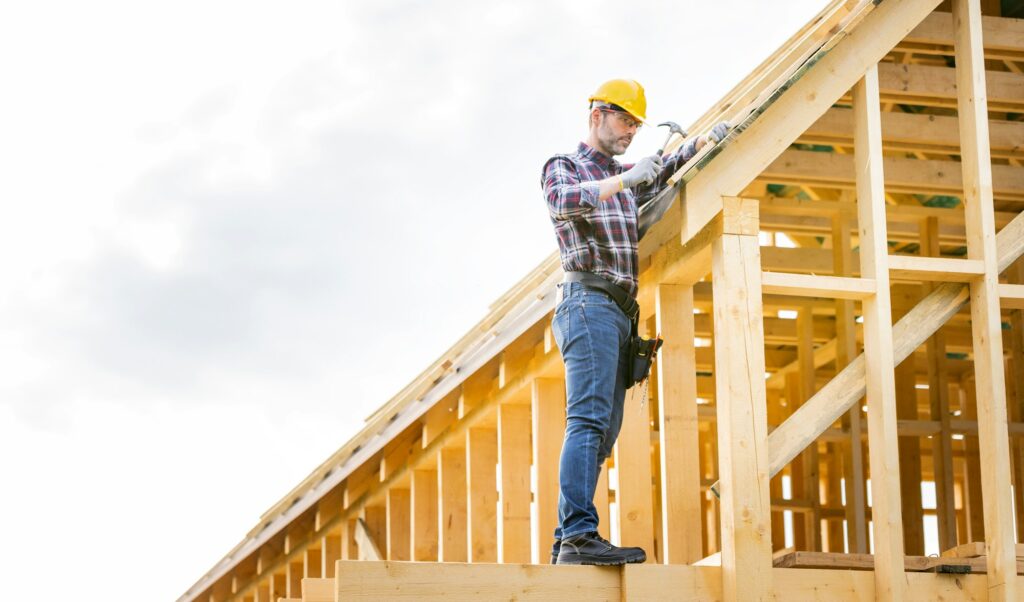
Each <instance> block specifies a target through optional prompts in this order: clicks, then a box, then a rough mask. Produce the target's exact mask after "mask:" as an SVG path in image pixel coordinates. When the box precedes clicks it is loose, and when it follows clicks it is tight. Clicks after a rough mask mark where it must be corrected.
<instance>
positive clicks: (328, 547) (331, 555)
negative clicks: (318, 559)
mask: <svg viewBox="0 0 1024 602" xmlns="http://www.w3.org/2000/svg"><path fill="white" fill-rule="evenodd" d="M323 543H324V547H323V566H322V567H321V568H320V570H321V572H322V573H323V576H324V577H325V578H327V579H334V565H335V564H337V563H338V561H339V560H341V535H340V534H339V533H338V532H336V531H331V532H330V533H328V534H327V535H326V536H324V542H323Z"/></svg>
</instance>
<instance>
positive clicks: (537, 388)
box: [531, 378, 565, 562]
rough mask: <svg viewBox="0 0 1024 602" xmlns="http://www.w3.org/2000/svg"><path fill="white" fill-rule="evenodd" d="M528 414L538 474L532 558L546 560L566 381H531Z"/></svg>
mask: <svg viewBox="0 0 1024 602" xmlns="http://www.w3.org/2000/svg"><path fill="white" fill-rule="evenodd" d="M531 399H532V402H533V406H532V412H531V417H532V421H533V437H532V439H533V467H534V471H535V472H536V475H537V488H536V491H535V494H534V503H535V504H536V506H537V509H536V516H537V520H536V521H533V531H534V532H533V537H532V539H533V542H534V547H533V552H532V553H533V558H534V559H535V561H536V562H544V561H546V560H547V558H548V556H549V555H550V551H551V544H552V543H553V542H554V539H555V528H556V527H557V526H558V494H559V483H558V467H559V461H558V459H559V458H560V457H561V456H562V440H563V439H564V437H565V381H564V380H563V379H560V378H538V379H537V380H535V381H533V389H532V395H531Z"/></svg>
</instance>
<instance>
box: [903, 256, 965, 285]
mask: <svg viewBox="0 0 1024 602" xmlns="http://www.w3.org/2000/svg"><path fill="white" fill-rule="evenodd" d="M983 270H984V265H983V264H982V263H981V262H980V261H978V260H976V259H950V258H946V257H914V256H911V255H892V256H890V257H889V276H890V278H892V279H893V280H924V281H931V282H970V281H971V280H973V279H975V278H977V277H978V276H979V275H981V274H982V273H983Z"/></svg>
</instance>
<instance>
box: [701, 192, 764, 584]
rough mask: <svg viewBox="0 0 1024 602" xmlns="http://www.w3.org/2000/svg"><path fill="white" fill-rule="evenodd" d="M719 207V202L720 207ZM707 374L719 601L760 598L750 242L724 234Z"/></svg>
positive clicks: (755, 262)
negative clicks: (714, 437)
mask: <svg viewBox="0 0 1024 602" xmlns="http://www.w3.org/2000/svg"><path fill="white" fill-rule="evenodd" d="M720 203H721V204H722V205H726V202H725V201H724V200H723V201H720ZM712 256H713V260H712V274H713V276H712V283H713V287H714V298H715V304H714V311H715V341H716V344H715V375H716V383H717V385H716V404H717V409H718V423H717V424H718V442H719V462H718V466H719V474H720V478H721V479H722V481H723V482H725V483H727V484H728V486H727V487H725V488H724V491H723V492H722V502H721V508H722V523H721V524H722V592H723V597H724V599H725V600H762V599H768V597H769V595H770V592H771V589H772V582H771V557H772V548H771V533H770V531H771V514H770V513H771V507H770V503H769V499H770V496H769V487H768V464H767V461H768V457H767V449H766V448H765V446H764V445H762V444H761V442H763V441H764V440H765V438H766V436H767V434H768V423H767V413H766V412H767V410H766V406H765V404H766V397H765V388H764V334H763V322H762V315H761V260H760V254H759V245H758V237H757V236H756V235H749V234H733V233H731V232H728V231H726V232H724V233H723V234H722V236H721V237H719V238H718V239H717V240H715V241H714V242H713V243H712Z"/></svg>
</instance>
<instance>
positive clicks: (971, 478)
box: [960, 374, 985, 541]
mask: <svg viewBox="0 0 1024 602" xmlns="http://www.w3.org/2000/svg"><path fill="white" fill-rule="evenodd" d="M975 382H976V379H975V377H974V375H972V374H964V375H963V377H961V379H960V390H961V391H963V395H962V399H963V410H962V414H961V415H962V416H963V417H964V418H965V419H966V420H972V421H975V422H977V420H978V394H977V389H976V388H975ZM963 466H964V495H963V498H964V499H963V503H964V515H965V516H966V525H967V532H966V541H985V511H984V508H985V504H984V502H983V499H984V496H983V495H982V487H984V486H983V485H982V478H983V477H982V475H981V446H980V445H979V442H978V437H977V436H976V435H974V434H973V433H967V434H966V435H965V436H964V464H963Z"/></svg>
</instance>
